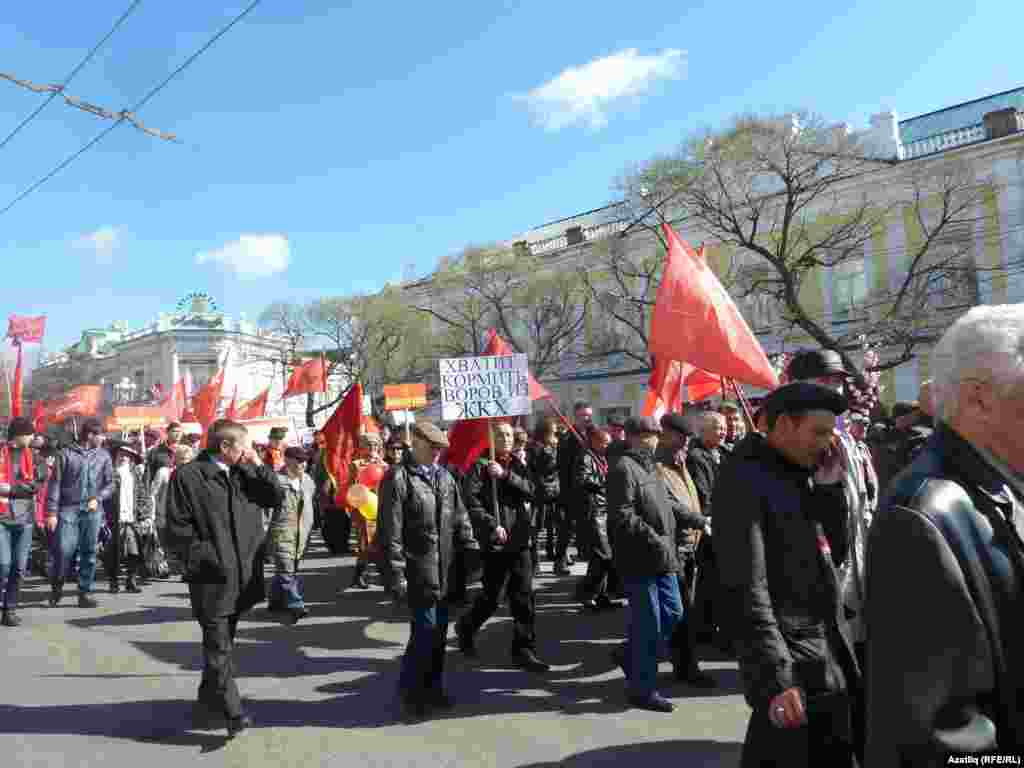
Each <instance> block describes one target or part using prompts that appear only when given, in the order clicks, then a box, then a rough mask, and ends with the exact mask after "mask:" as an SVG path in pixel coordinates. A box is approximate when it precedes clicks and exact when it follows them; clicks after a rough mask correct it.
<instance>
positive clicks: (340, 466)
mask: <svg viewBox="0 0 1024 768" xmlns="http://www.w3.org/2000/svg"><path fill="white" fill-rule="evenodd" d="M362 422H363V387H362V385H361V384H353V385H352V388H351V389H349V391H348V394H347V395H345V399H344V400H342V401H341V405H339V406H338V407H337V408H336V409H335V411H334V413H333V414H331V418H329V419H328V420H327V423H326V424H324V428H323V429H321V430H320V434H321V435H322V436H323V439H324V451H323V454H322V461H323V463H324V469H325V470H327V475H328V476H329V477H330V478H331V482H333V483H334V495H335V501H336V502H337V504H338V506H340V507H345V506H346V503H345V497H344V494H345V492H346V490H347V489H348V468H349V464H351V463H352V457H353V456H354V455H355V452H356V444H357V441H358V440H359V429H360V427H361V426H362Z"/></svg>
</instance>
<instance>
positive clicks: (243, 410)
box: [235, 387, 270, 421]
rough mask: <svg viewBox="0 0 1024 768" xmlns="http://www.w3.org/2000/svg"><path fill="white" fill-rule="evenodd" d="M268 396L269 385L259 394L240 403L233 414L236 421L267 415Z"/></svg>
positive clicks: (260, 417)
mask: <svg viewBox="0 0 1024 768" xmlns="http://www.w3.org/2000/svg"><path fill="white" fill-rule="evenodd" d="M269 398H270V387H267V388H266V389H264V390H263V392H261V393H260V394H258V395H257V396H256V397H254V398H253V399H252V400H250V401H249V402H247V403H242V405H241V406H240V407H239V408H238V412H237V413H236V414H235V418H236V420H238V421H244V420H246V419H262V418H263V417H264V416H266V415H267V400H268V399H269Z"/></svg>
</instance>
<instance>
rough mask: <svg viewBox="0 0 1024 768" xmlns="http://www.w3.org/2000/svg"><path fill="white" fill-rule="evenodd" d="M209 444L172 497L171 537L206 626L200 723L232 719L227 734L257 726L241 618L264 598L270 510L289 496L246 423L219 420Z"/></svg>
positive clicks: (176, 481) (177, 477)
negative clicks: (239, 658) (240, 639)
mask: <svg viewBox="0 0 1024 768" xmlns="http://www.w3.org/2000/svg"><path fill="white" fill-rule="evenodd" d="M208 440H209V448H208V449H207V450H205V451H203V452H201V453H200V454H199V456H198V457H197V458H196V460H195V461H192V462H189V463H188V464H186V465H185V466H182V467H179V468H178V469H177V470H176V471H175V473H174V475H173V476H172V477H171V484H170V488H169V490H168V494H167V537H168V542H169V544H170V546H171V547H172V548H174V550H175V551H177V552H178V553H179V555H180V556H181V559H182V561H183V562H184V563H185V580H186V581H187V582H188V593H189V598H190V599H191V602H192V613H193V615H194V616H195V617H196V620H197V621H198V622H199V626H200V627H202V630H203V679H202V683H201V684H200V686H199V700H198V702H197V704H196V710H195V714H196V720H197V722H200V721H202V722H204V723H211V722H212V721H214V720H215V719H216V718H217V716H223V717H226V718H227V728H228V735H229V736H234V735H236V734H237V733H239V732H240V731H243V730H245V729H246V728H248V727H249V726H251V725H252V720H251V719H250V718H249V716H248V715H246V713H245V711H244V710H243V708H242V700H241V698H240V696H239V693H238V686H237V685H236V684H235V677H234V660H233V659H232V654H233V651H234V642H235V629H236V627H237V625H238V618H239V616H240V615H241V614H242V613H244V612H245V611H247V610H249V609H250V608H252V607H253V606H254V605H256V604H257V603H259V602H262V601H263V600H264V599H265V596H266V593H265V591H264V586H263V560H264V550H263V538H264V534H263V510H264V509H265V508H274V507H279V506H281V504H282V503H283V502H284V494H283V492H282V490H281V486H280V484H279V483H278V480H277V476H276V474H275V472H274V470H273V469H272V468H271V467H269V466H267V465H265V464H263V462H262V461H261V460H260V458H259V455H258V454H257V453H256V452H255V451H254V450H253V449H252V446H251V443H250V440H249V437H248V433H247V431H246V429H245V427H244V426H242V425H241V424H238V423H236V422H233V421H228V420H226V419H222V420H219V421H216V422H214V423H213V425H212V426H211V427H210V432H209V438H208Z"/></svg>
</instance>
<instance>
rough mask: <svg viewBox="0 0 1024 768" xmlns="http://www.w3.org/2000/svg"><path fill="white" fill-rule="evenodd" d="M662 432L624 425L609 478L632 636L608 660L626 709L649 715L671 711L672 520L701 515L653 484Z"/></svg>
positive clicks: (654, 426)
mask: <svg viewBox="0 0 1024 768" xmlns="http://www.w3.org/2000/svg"><path fill="white" fill-rule="evenodd" d="M660 433H661V425H659V424H658V422H657V421H655V420H654V419H652V418H650V417H649V416H642V417H639V418H631V419H629V421H627V422H626V450H625V451H624V452H623V453H622V455H621V457H620V458H619V460H618V461H617V462H616V463H615V464H614V465H612V466H611V468H610V469H609V471H608V530H609V533H610V534H611V539H612V541H613V542H614V550H615V564H616V567H617V568H618V571H619V574H620V576H621V578H622V581H623V585H624V587H625V591H626V594H627V595H628V597H629V612H630V620H629V634H628V639H627V641H626V645H625V647H623V648H620V649H618V650H617V651H615V652H614V654H613V657H614V658H615V660H616V662H617V663H618V664H619V665H620V666H621V667H622V669H623V672H625V674H626V680H627V696H628V699H629V702H630V704H632V705H633V706H635V707H639V708H641V709H647V710H651V711H653V712H672V711H673V710H674V709H675V705H674V704H673V703H672V702H671V701H669V700H668V699H666V698H665V697H664V696H662V695H661V694H660V693H658V691H657V688H656V682H657V680H656V678H657V673H658V640H659V639H661V640H663V641H664V642H665V644H666V645H667V644H669V643H670V641H671V638H672V636H673V633H674V631H675V628H676V625H677V624H678V623H679V621H680V619H681V618H682V616H683V604H682V599H681V597H680V594H679V582H678V579H677V577H676V574H677V573H678V572H679V556H678V554H677V551H676V546H677V543H676V529H677V524H676V518H677V516H679V517H685V516H686V515H687V514H688V515H690V516H692V519H693V520H694V521H696V522H699V524H700V527H703V526H704V524H705V523H706V520H705V519H704V517H703V516H701V515H700V514H699V513H694V512H693V511H692V510H683V509H682V508H681V505H680V504H678V503H675V502H672V501H671V500H670V499H669V497H668V493H667V491H666V489H665V483H664V482H663V481H662V479H661V478H660V477H659V476H658V473H657V470H656V463H655V456H654V454H655V451H656V450H657V447H658V436H659V434H660Z"/></svg>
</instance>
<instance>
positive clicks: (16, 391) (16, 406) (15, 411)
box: [11, 342, 23, 418]
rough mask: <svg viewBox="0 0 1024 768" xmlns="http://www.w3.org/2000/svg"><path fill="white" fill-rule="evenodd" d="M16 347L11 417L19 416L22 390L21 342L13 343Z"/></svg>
mask: <svg viewBox="0 0 1024 768" xmlns="http://www.w3.org/2000/svg"><path fill="white" fill-rule="evenodd" d="M15 346H17V348H18V365H17V366H16V367H15V369H14V383H13V384H12V385H11V418H14V417H15V416H21V390H22V381H23V379H22V372H21V343H20V342H18V343H16V344H15Z"/></svg>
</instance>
